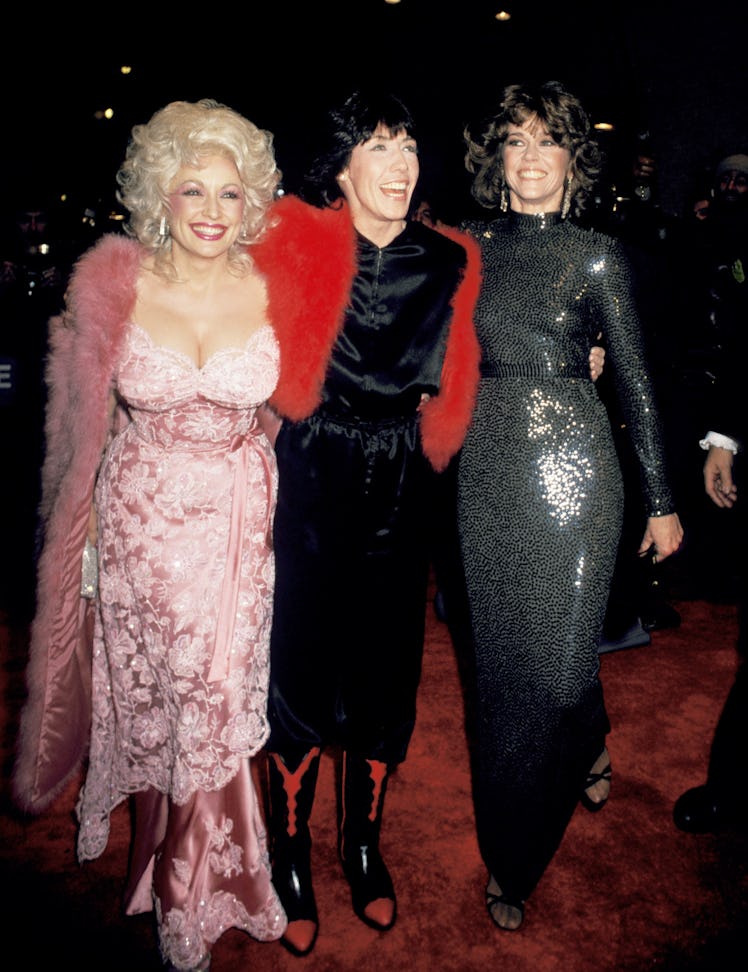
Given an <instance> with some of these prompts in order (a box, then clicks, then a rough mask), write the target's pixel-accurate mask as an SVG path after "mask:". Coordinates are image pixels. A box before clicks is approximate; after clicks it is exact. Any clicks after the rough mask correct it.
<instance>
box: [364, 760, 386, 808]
mask: <svg viewBox="0 0 748 972" xmlns="http://www.w3.org/2000/svg"><path fill="white" fill-rule="evenodd" d="M366 762H367V763H368V764H369V775H370V776H371V780H372V783H373V784H374V792H373V794H372V799H371V809H370V810H369V820H371V821H372V823H373V822H374V821H375V820H376V817H377V808H378V807H379V798H380V796H381V794H382V783H383V782H384V779H385V777H386V776H387V764H386V763H381V762H380V761H379V760H377V759H367V760H366Z"/></svg>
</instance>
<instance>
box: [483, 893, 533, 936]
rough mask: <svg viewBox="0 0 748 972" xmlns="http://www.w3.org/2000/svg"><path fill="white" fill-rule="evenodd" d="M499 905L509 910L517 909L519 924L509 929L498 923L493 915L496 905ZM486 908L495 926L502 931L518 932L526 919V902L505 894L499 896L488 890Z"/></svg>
mask: <svg viewBox="0 0 748 972" xmlns="http://www.w3.org/2000/svg"><path fill="white" fill-rule="evenodd" d="M497 887H498V885H497ZM497 904H502V905H506V906H507V907H508V908H514V909H516V910H517V911H518V912H519V922H518V923H517V924H516V925H514V926H512V927H507V926H506V925H500V924H499V923H498V921H496V917H495V915H494V913H493V908H494V905H497ZM486 907H487V908H488V916H489V918H490V919H491V921H492V922H493V923H494V925H496V927H497V928H500V929H501V930H502V931H517V930H518V929H519V928H521V926H522V922H523V921H524V918H525V902H524V901H517V900H515V899H513V898H510V897H508V896H507V895H505V894H497V893H496V892H495V891H489V890H488V888H486Z"/></svg>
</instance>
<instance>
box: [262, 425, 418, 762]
mask: <svg viewBox="0 0 748 972" xmlns="http://www.w3.org/2000/svg"><path fill="white" fill-rule="evenodd" d="M276 453H277V457H278V468H279V493H278V505H277V510H276V515H275V528H274V542H275V556H276V582H275V606H274V615H273V629H272V638H271V664H270V692H269V703H268V708H269V718H270V726H271V736H270V741H269V743H268V748H269V750H271V751H272V752H278V753H280V754H281V755H283V756H284V757H285V758H286V759H287V760H289V761H292V762H295V761H296V760H298V759H300V758H301V757H302V756H303V755H304V754H305V753H307V752H308V751H309V750H310V749H311V748H312V747H314V746H319V747H324V746H325V745H328V744H337V745H340V746H342V748H343V749H345V750H346V751H348V752H351V753H354V754H356V755H359V756H362V757H364V758H367V759H376V760H379V761H382V762H385V763H388V764H390V765H394V764H397V763H399V762H401V761H402V760H403V759H404V758H405V754H406V750H407V747H408V743H409V741H410V737H411V734H412V732H413V727H414V723H415V714H416V694H417V690H418V683H419V680H420V674H421V659H422V654H423V637H424V623H425V605H426V587H427V581H428V565H429V550H428V546H427V534H426V529H427V525H428V518H429V509H430V502H431V491H432V489H433V484H434V476H435V474H434V473H433V472H432V471H431V469H430V467H429V466H428V463H427V461H426V459H425V458H424V456H423V453H422V450H421V446H420V441H419V438H418V428H417V420H416V418H415V417H413V418H410V419H407V420H404V421H394V422H385V423H372V424H364V423H360V422H357V423H355V424H347V423H345V422H341V421H338V420H334V419H331V418H329V417H322V416H320V415H318V414H316V415H314V416H312V418H311V419H309V420H306V421H304V422H300V423H288V422H286V423H284V424H283V426H282V427H281V431H280V433H279V435H278V439H277V441H276Z"/></svg>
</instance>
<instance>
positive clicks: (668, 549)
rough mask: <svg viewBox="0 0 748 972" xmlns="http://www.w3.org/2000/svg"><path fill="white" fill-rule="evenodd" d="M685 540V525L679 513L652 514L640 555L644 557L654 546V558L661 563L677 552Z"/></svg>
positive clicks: (640, 548)
mask: <svg viewBox="0 0 748 972" xmlns="http://www.w3.org/2000/svg"><path fill="white" fill-rule="evenodd" d="M682 542H683V527H682V526H681V522H680V518H679V516H678V514H677V513H668V514H667V515H666V516H650V517H649V519H648V520H647V529H646V530H645V531H644V537H643V538H642V542H641V545H640V546H639V556H640V557H643V556H644V555H645V554H646V553H647V552H648V551H649V549H650V548H651V547H654V556H653V558H652V559H653V560H654V562H655V563H659V562H660V561H662V560H665V558H666V557H669V556H670V554H673V553H675V551H676V550H678V548H679V547H680V545H681V543H682Z"/></svg>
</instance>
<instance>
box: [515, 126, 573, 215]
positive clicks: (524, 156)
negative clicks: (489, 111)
mask: <svg viewBox="0 0 748 972" xmlns="http://www.w3.org/2000/svg"><path fill="white" fill-rule="evenodd" d="M502 160H503V162H504V179H505V181H506V184H507V186H508V187H509V204H510V208H511V209H513V210H514V211H515V212H518V213H554V212H558V210H560V209H561V200H562V198H563V195H564V183H565V181H566V179H567V176H569V175H570V164H569V163H570V160H571V153H570V152H569V150H568V149H566V148H562V147H561V146H560V145H559V144H558V143H557V142H556V141H555V140H554V138H553V136H552V135H550V134H549V133H548V131H547V130H546V129H545V127H544V126H543V125H542V124H541V123H540V122H539V121H538V119H537V118H535V117H531V118H528V120H527V121H526V122H525V123H524V124H522V125H513V126H512V127H511V128H510V129H509V131H508V132H507V134H506V138H505V140H504V145H503V147H502Z"/></svg>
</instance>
